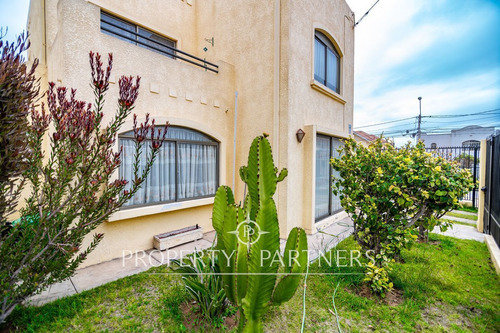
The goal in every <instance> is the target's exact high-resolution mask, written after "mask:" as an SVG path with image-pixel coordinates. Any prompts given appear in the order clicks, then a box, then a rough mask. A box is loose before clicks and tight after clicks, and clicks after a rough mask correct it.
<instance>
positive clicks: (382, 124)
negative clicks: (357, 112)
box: [355, 117, 416, 129]
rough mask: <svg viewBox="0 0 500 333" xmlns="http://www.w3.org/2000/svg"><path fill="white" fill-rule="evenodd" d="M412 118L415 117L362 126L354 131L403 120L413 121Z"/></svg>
mask: <svg viewBox="0 0 500 333" xmlns="http://www.w3.org/2000/svg"><path fill="white" fill-rule="evenodd" d="M414 118H416V117H409V118H404V119H397V120H391V121H385V122H383V123H378V124H371V125H363V126H359V127H356V128H355V129H359V128H365V127H373V126H378V125H384V124H390V123H396V122H399V121H404V120H408V119H414Z"/></svg>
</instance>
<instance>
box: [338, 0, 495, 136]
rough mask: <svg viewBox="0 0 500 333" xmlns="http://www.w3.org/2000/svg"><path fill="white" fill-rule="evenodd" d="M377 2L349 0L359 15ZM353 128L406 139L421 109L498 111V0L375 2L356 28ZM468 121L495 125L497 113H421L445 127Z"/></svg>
mask: <svg viewBox="0 0 500 333" xmlns="http://www.w3.org/2000/svg"><path fill="white" fill-rule="evenodd" d="M375 2H376V0H347V3H348V4H349V6H350V7H351V9H352V10H353V11H354V12H355V14H356V21H358V20H359V19H360V18H361V17H362V16H363V14H364V13H365V12H366V11H367V10H368V9H369V8H370V7H371V6H372V5H373V4H374V3H375ZM355 39H356V42H355V43H356V44H355V83H354V86H355V88H354V95H355V96H354V128H355V129H356V128H359V129H361V130H364V131H366V132H370V133H373V134H380V133H381V132H382V131H384V132H385V133H386V134H387V135H388V136H391V134H392V135H395V136H398V135H399V136H400V137H399V138H396V142H398V141H399V142H401V141H407V140H408V136H405V137H402V134H403V133H404V132H405V130H407V129H409V130H410V133H411V132H415V131H414V129H415V123H416V121H415V120H416V119H415V118H412V119H408V120H407V121H402V122H394V123H390V124H385V125H380V126H369V127H363V126H366V125H370V124H376V123H380V122H386V121H392V120H398V119H404V118H409V117H416V116H417V115H418V113H419V101H418V97H419V96H420V97H422V115H423V116H424V117H425V116H432V115H463V114H471V113H477V112H482V111H487V110H495V109H500V1H499V0H494V1H487V0H380V1H379V2H378V4H377V5H376V6H375V7H374V8H373V9H372V10H371V11H370V13H369V14H368V15H367V16H366V17H365V18H364V19H363V20H362V21H361V22H360V23H359V24H358V26H357V27H356V30H355ZM467 125H483V126H486V125H495V126H496V127H499V128H500V111H498V110H497V111H495V112H489V113H485V114H481V115H474V116H461V117H452V118H439V117H436V118H434V119H433V118H423V119H422V128H423V130H427V131H429V132H434V133H442V132H446V131H449V130H450V129H453V128H461V127H463V126H467Z"/></svg>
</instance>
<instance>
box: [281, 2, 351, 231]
mask: <svg viewBox="0 0 500 333" xmlns="http://www.w3.org/2000/svg"><path fill="white" fill-rule="evenodd" d="M282 17H284V19H283V20H284V22H283V23H282V24H286V25H288V28H287V30H286V33H284V34H282V49H283V50H284V51H283V52H282V54H286V60H285V62H282V68H284V69H283V70H284V72H285V73H286V74H284V75H283V76H282V81H281V82H282V83H281V84H282V86H283V87H284V89H285V91H286V93H285V94H283V95H282V96H283V97H282V101H283V102H282V104H281V105H280V122H281V123H282V124H283V125H282V126H281V134H280V138H281V140H280V156H283V158H284V159H285V160H286V165H287V166H288V168H289V176H288V179H287V182H286V184H284V185H282V187H281V188H280V192H279V197H280V203H282V204H281V207H280V213H282V215H281V216H282V217H284V218H285V219H287V221H288V223H287V225H286V227H287V229H288V230H284V229H283V228H282V230H281V232H282V235H284V233H285V232H286V233H287V232H288V231H289V230H290V229H291V228H293V227H295V226H300V227H303V228H305V229H306V230H308V231H309V232H313V231H315V227H314V224H315V222H314V210H312V211H311V210H310V209H309V207H311V205H312V206H314V191H312V193H311V191H310V188H311V186H313V184H314V175H315V174H314V172H315V160H316V156H315V145H313V144H312V142H310V141H309V140H313V141H314V140H315V135H316V130H313V129H316V127H314V126H308V127H307V129H308V130H305V132H306V138H307V140H308V141H307V142H310V144H306V143H304V142H303V143H298V142H297V139H296V132H297V130H298V129H299V128H301V129H303V130H304V129H305V126H307V125H317V126H319V127H318V132H320V133H323V134H327V135H332V136H337V137H347V136H348V135H349V130H348V129H349V124H352V113H353V98H354V96H353V93H354V85H353V83H354V27H353V25H354V22H353V17H352V12H351V10H350V8H349V7H348V6H347V4H346V3H345V2H344V1H319V0H310V1H290V2H288V5H287V9H286V11H284V12H283V15H282ZM316 29H318V30H321V31H322V32H323V33H325V34H327V35H328V36H329V37H331V40H332V42H333V44H334V45H335V46H337V48H338V51H339V53H340V55H341V76H340V82H341V86H340V94H335V93H333V94H334V96H333V97H332V96H331V94H332V92H328V93H325V92H322V91H318V89H314V88H313V86H312V83H313V81H314V61H313V60H314V32H315V30H316ZM285 36H286V37H285ZM283 43H286V44H285V45H284V46H283ZM314 85H320V86H321V84H319V83H314ZM325 89H326V90H328V88H325ZM281 198H283V200H281ZM283 204H285V205H286V211H285V212H283V208H284V207H283Z"/></svg>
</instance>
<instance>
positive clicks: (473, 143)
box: [462, 140, 481, 147]
mask: <svg viewBox="0 0 500 333" xmlns="http://www.w3.org/2000/svg"><path fill="white" fill-rule="evenodd" d="M480 145H481V142H480V141H477V140H467V141H464V142H462V147H479V146H480Z"/></svg>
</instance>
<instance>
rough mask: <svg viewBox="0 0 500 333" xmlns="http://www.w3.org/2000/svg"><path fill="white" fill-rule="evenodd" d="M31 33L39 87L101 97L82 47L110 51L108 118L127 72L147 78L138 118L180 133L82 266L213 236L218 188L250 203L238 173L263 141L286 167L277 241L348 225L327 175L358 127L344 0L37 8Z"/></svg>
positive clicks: (123, 138)
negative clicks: (183, 232) (167, 241)
mask: <svg viewBox="0 0 500 333" xmlns="http://www.w3.org/2000/svg"><path fill="white" fill-rule="evenodd" d="M28 29H29V33H30V36H31V42H32V47H31V48H30V50H29V59H30V60H31V61H32V60H33V59H34V58H39V59H40V66H39V74H40V75H41V76H42V88H44V89H45V88H46V87H47V82H49V81H54V82H56V84H57V85H64V86H68V87H73V88H77V89H78V92H77V98H78V99H82V100H87V101H93V95H92V92H91V91H90V89H89V79H90V70H89V65H88V52H89V51H90V50H92V51H95V52H100V53H101V54H104V55H105V54H107V53H108V52H111V53H113V55H114V68H113V77H112V81H113V83H114V84H112V85H111V88H110V92H109V93H108V95H107V100H108V103H107V105H106V107H105V108H106V109H105V119H104V123H105V122H106V121H107V120H109V119H110V118H111V117H112V116H113V114H114V105H115V102H114V101H116V100H117V91H118V87H117V85H116V83H117V81H118V78H119V76H120V75H122V74H125V75H140V76H141V77H142V80H141V89H140V95H139V98H138V100H137V106H136V108H135V110H134V112H135V113H137V114H138V117H139V120H140V121H142V120H143V119H144V117H145V114H146V113H150V114H151V116H152V117H154V118H155V119H156V123H157V124H160V123H164V122H165V121H167V120H168V121H170V123H171V125H172V127H171V128H170V129H169V131H168V133H169V134H168V138H169V140H168V142H167V143H166V144H165V145H164V146H163V148H162V149H163V152H162V153H161V154H160V156H159V157H158V160H157V162H156V167H155V168H156V169H155V170H154V171H153V172H152V173H151V175H150V177H149V179H148V181H147V182H146V184H145V185H144V187H143V189H142V190H141V191H139V192H138V194H137V195H136V196H135V197H134V199H133V200H132V201H130V202H129V203H128V204H127V205H126V207H123V208H122V209H121V210H120V211H119V212H117V213H116V214H114V215H113V216H112V217H111V219H110V221H109V222H105V223H104V224H102V225H101V226H100V227H99V228H98V230H96V232H102V233H104V234H105V237H104V239H103V241H102V242H101V244H100V245H99V246H98V247H97V249H96V250H95V251H94V252H93V253H92V254H91V255H90V256H89V258H88V259H87V261H86V262H85V265H90V264H94V263H97V262H101V261H104V260H109V259H112V258H116V257H120V256H122V251H123V250H131V251H135V250H145V249H150V248H152V240H153V236H154V235H156V234H159V233H164V232H168V231H173V230H178V229H181V228H184V227H188V226H192V225H195V224H199V225H200V226H201V227H203V229H204V231H210V230H212V225H211V212H212V204H213V200H214V194H215V191H216V190H217V187H218V186H219V185H222V184H227V185H229V186H231V185H232V184H233V177H236V182H235V187H236V189H235V192H236V194H235V195H236V198H237V200H238V201H239V200H241V199H242V198H243V193H244V190H245V189H244V184H243V183H242V182H241V181H240V180H239V176H238V169H239V167H240V166H241V165H244V164H246V163H247V156H248V149H249V146H250V143H251V142H252V140H253V138H254V137H255V136H257V135H261V134H262V133H264V132H265V133H269V139H270V142H271V144H272V146H273V151H274V161H275V164H276V165H277V166H278V167H279V168H284V167H286V168H288V170H289V174H288V177H287V178H286V179H285V181H284V182H282V183H280V185H279V186H278V191H277V193H276V196H275V199H276V203H277V206H278V212H279V219H280V227H281V235H282V236H285V235H287V234H288V232H289V231H290V229H292V228H293V227H295V226H300V227H303V228H304V229H305V230H306V231H307V232H308V233H315V232H317V230H318V227H319V226H321V225H324V224H326V223H330V222H331V221H333V220H334V219H338V218H340V217H342V216H344V214H345V213H343V212H342V209H341V206H340V202H339V199H338V198H337V197H336V196H334V195H333V194H332V192H331V173H332V170H331V168H330V166H329V160H330V157H331V156H333V155H334V152H335V147H337V146H338V145H339V144H340V141H339V139H340V138H345V137H348V136H349V134H351V133H349V132H350V128H351V127H352V119H353V115H352V113H353V81H354V16H353V13H352V11H351V10H350V8H349V6H348V5H347V4H346V2H345V1H344V0H330V1H323V0H302V1H291V0H288V1H286V0H285V1H283V0H281V1H280V0H275V1H270V0H253V1H250V0H232V1H226V0H198V1H196V0H151V1H138V0H136V1H133V0H131V1H126V2H123V1H120V0H32V1H31V5H30V13H29V20H28ZM195 57H196V58H195ZM181 58H184V59H186V60H183V59H181ZM204 59H206V61H207V62H205V61H204ZM191 62H194V63H196V64H198V65H201V67H200V66H196V65H194V64H192V63H191ZM208 62H210V63H211V64H210V63H208ZM212 64H213V65H212ZM236 115H237V117H236V118H237V119H235V116H236ZM235 121H236V128H234V124H235ZM131 129H132V121H131V119H128V121H127V122H126V123H125V125H124V126H123V127H122V133H121V135H120V140H119V143H117V149H118V144H120V145H123V147H124V152H125V154H124V157H123V158H124V161H123V165H122V167H121V169H120V176H121V177H125V178H127V177H129V176H130V170H129V166H130V163H131V162H130V158H131V157H130V154H129V153H128V151H129V147H130V145H132V143H133V138H132V136H131V135H130V130H131ZM299 129H301V130H303V131H304V132H305V137H304V139H303V141H302V142H298V139H297V136H296V133H297V131H298V130H299ZM234 133H236V136H234ZM233 140H236V156H234V155H233ZM117 176H118V175H117Z"/></svg>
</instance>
